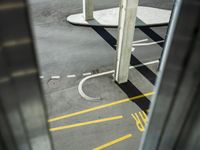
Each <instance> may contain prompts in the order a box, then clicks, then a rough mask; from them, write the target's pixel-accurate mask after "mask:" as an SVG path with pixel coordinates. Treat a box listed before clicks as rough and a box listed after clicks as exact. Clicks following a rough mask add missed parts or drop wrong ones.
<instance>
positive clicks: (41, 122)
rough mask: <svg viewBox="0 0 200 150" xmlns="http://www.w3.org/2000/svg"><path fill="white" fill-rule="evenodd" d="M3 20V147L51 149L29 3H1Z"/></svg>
mask: <svg viewBox="0 0 200 150" xmlns="http://www.w3.org/2000/svg"><path fill="white" fill-rule="evenodd" d="M0 20H1V21H0V33H1V34H0V119H1V121H0V139H1V140H2V141H1V143H0V144H1V145H0V147H2V148H3V149H4V150H14V149H16V150H51V149H52V142H51V138H50V135H49V131H48V124H47V115H46V111H45V105H44V98H43V96H42V90H41V87H40V83H39V75H38V66H37V60H36V54H35V51H34V46H33V39H32V33H31V29H30V22H29V16H28V12H27V4H26V3H25V2H24V1H22V0H1V2H0Z"/></svg>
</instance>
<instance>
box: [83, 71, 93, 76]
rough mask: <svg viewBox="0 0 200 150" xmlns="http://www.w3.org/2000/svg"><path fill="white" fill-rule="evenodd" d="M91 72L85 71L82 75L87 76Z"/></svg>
mask: <svg viewBox="0 0 200 150" xmlns="http://www.w3.org/2000/svg"><path fill="white" fill-rule="evenodd" d="M91 74H92V73H91V72H87V73H83V76H89V75H91Z"/></svg>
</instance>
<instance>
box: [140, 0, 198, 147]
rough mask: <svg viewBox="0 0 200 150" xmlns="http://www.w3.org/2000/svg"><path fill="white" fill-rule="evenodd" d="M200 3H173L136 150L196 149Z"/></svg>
mask: <svg viewBox="0 0 200 150" xmlns="http://www.w3.org/2000/svg"><path fill="white" fill-rule="evenodd" d="M199 47H200V1H198V0H177V1H176V2H175V7H174V11H173V15H172V19H171V23H170V27H169V33H168V37H167V40H166V45H165V48H164V54H163V60H162V64H161V72H160V76H159V79H158V81H157V85H156V95H155V96H154V98H153V104H152V106H151V110H150V121H149V124H148V126H147V130H146V132H145V134H144V136H143V140H142V143H141V147H140V150H171V149H173V150H176V149H177V150H179V149H180V150H199V149H200V143H199V142H198V141H199V138H200V109H199V106H200V95H199V93H200V59H199V56H200V50H199Z"/></svg>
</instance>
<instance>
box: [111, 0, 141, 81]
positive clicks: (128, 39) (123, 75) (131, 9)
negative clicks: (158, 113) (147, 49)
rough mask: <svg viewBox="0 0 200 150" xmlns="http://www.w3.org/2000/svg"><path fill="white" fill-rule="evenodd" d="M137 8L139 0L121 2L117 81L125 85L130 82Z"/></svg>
mask: <svg viewBox="0 0 200 150" xmlns="http://www.w3.org/2000/svg"><path fill="white" fill-rule="evenodd" d="M137 7H138V0H121V5H120V15H119V27H118V30H119V31H118V32H119V35H118V44H117V63H116V69H115V80H116V81H117V82H118V83H124V82H127V80H128V74H129V65H130V58H131V49H132V41H133V35H134V30H135V21H136V13H137Z"/></svg>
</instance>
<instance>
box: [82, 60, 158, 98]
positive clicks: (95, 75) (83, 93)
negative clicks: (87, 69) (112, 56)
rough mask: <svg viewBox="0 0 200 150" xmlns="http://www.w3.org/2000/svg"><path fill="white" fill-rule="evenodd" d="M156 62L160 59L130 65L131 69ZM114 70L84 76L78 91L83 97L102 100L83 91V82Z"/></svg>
mask: <svg viewBox="0 0 200 150" xmlns="http://www.w3.org/2000/svg"><path fill="white" fill-rule="evenodd" d="M155 63H159V60H155V61H151V62H147V63H144V64H139V65H135V66H130V67H129V69H134V68H138V67H142V66H147V65H151V64H155ZM114 72H115V71H114V70H111V71H106V72H102V73H97V74H93V75H91V76H87V77H85V78H83V79H82V80H81V81H80V83H79V85H78V92H79V94H80V95H81V97H83V98H84V99H85V100H88V101H93V102H95V101H99V100H101V97H91V96H88V95H86V94H85V92H84V91H83V83H84V82H86V81H87V80H89V79H92V78H96V77H100V76H104V75H108V74H112V73H114Z"/></svg>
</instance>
